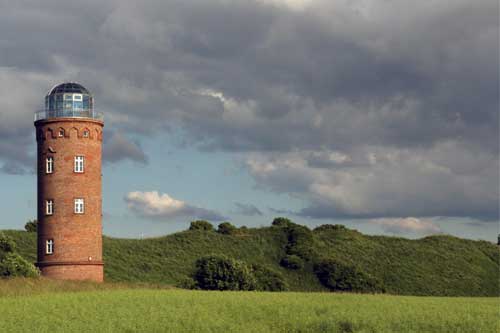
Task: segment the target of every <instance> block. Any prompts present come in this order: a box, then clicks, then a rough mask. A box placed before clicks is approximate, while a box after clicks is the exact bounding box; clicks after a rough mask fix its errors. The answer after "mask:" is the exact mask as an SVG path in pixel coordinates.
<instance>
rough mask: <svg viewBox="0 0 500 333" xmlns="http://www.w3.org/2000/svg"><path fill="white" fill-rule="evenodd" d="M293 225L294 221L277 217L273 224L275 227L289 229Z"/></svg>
mask: <svg viewBox="0 0 500 333" xmlns="http://www.w3.org/2000/svg"><path fill="white" fill-rule="evenodd" d="M291 224H292V221H291V220H290V219H287V218H286V217H276V218H275V219H274V220H273V222H272V226H273V227H288V226H289V225H291Z"/></svg>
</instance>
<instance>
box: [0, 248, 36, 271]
mask: <svg viewBox="0 0 500 333" xmlns="http://www.w3.org/2000/svg"><path fill="white" fill-rule="evenodd" d="M38 275H39V271H38V269H37V268H36V267H35V266H34V265H33V264H31V263H29V262H28V261H26V260H25V259H24V258H23V257H21V256H20V255H18V254H17V253H13V252H9V253H7V254H6V255H5V257H4V258H3V259H2V261H0V277H15V276H23V277H37V276H38Z"/></svg>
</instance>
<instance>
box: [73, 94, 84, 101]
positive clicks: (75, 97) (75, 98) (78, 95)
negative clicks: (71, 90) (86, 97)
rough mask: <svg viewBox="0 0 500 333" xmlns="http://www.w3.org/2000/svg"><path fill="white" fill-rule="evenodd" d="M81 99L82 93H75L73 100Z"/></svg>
mask: <svg viewBox="0 0 500 333" xmlns="http://www.w3.org/2000/svg"><path fill="white" fill-rule="evenodd" d="M81 100H82V95H80V94H74V95H73V101H81Z"/></svg>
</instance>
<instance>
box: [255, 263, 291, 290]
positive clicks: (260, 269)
mask: <svg viewBox="0 0 500 333" xmlns="http://www.w3.org/2000/svg"><path fill="white" fill-rule="evenodd" d="M252 273H253V275H254V276H255V280H256V287H255V289H256V290H260V291H286V290H288V284H287V283H286V281H285V279H284V278H283V275H282V274H281V273H279V272H278V271H275V270H274V269H271V268H269V267H267V266H264V265H258V264H255V265H252Z"/></svg>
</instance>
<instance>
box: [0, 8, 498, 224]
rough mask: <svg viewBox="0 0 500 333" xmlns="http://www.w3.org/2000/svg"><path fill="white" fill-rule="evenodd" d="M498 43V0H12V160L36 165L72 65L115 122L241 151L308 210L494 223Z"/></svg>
mask: <svg viewBox="0 0 500 333" xmlns="http://www.w3.org/2000/svg"><path fill="white" fill-rule="evenodd" d="M65 27H71V28H65ZM498 44H499V32H498V2H497V1H493V0H486V1H468V0H467V1H466V0H459V1H444V0H441V1H425V2H411V3H410V2H407V1H390V2H380V1H375V0H365V1H343V0H333V1H332V0H329V1H326V0H325V1H321V0H318V1H314V0H311V1H279V0H275V1H257V0H255V1H231V2H228V1H222V0H216V1H210V2H207V1H201V0H200V1H195V0H188V1H173V0H168V1H151V0H150V1H143V2H141V3H140V4H139V3H133V2H129V1H112V0H108V1H86V2H80V3H68V2H64V1H55V0H52V1H44V2H43V3H30V4H27V3H25V2H14V3H13V2H7V1H0V78H1V80H0V139H2V143H1V144H0V161H2V162H3V163H5V164H4V167H3V168H2V169H3V170H4V171H9V170H11V171H12V170H15V168H12V166H13V165H21V166H24V167H26V168H28V167H31V159H32V158H33V157H32V156H33V150H34V145H33V141H34V138H33V136H32V132H33V128H32V124H31V119H32V118H31V115H32V112H33V111H34V110H35V109H37V107H39V106H40V105H41V102H42V101H43V100H42V99H43V95H44V93H45V90H47V88H48V87H50V86H51V85H52V84H55V83H58V82H59V81H62V80H67V79H68V78H70V79H74V80H77V81H80V82H82V83H83V84H84V85H86V86H88V87H90V88H91V90H92V91H93V93H94V94H95V96H96V100H97V101H98V104H97V105H98V107H99V108H100V111H103V112H105V114H106V122H107V127H108V128H110V129H111V130H112V131H116V132H117V133H123V132H125V131H127V132H129V133H132V134H133V135H135V136H137V137H141V136H142V137H146V136H151V135H155V134H158V133H161V132H164V131H172V130H176V129H181V130H182V133H183V135H184V137H183V140H182V142H183V143H184V144H188V145H191V146H193V147H196V148H198V149H200V150H203V151H208V152H214V151H225V152H238V153H240V154H243V155H244V156H245V157H244V158H243V165H244V166H245V168H246V169H247V170H248V172H249V174H250V175H251V176H252V177H254V179H255V181H256V183H257V186H259V187H260V188H264V189H267V190H271V191H275V192H279V193H287V194H290V195H292V196H295V197H298V198H300V199H303V200H304V202H305V203H306V205H305V207H304V209H303V210H301V211H298V212H296V213H297V214H299V215H302V216H308V217H316V218H336V217H351V218H375V217H377V218H378V217H406V216H415V217H422V216H460V217H471V218H475V219H481V220H488V221H495V220H496V221H497V220H498V196H499V195H498V194H499V193H498V182H499V176H498V168H499V158H498V150H499V143H498V124H499V118H498V108H499V100H498V98H499V97H498V90H499V86H498V82H499V80H498V58H499V45H498ZM115 141H118V139H116V138H115ZM111 142H112V141H111ZM127 142H128V141H127ZM123 143H124V142H123V141H122V142H121V143H120V142H115V148H116V149H114V151H115V152H120V154H118V153H117V154H118V155H113V154H108V156H111V157H109V158H110V159H112V160H113V159H114V160H115V161H119V160H122V159H124V158H122V157H125V159H126V158H130V159H132V160H135V161H139V162H141V163H146V161H147V159H146V158H147V157H146V156H145V155H144V154H143V153H142V151H141V150H140V146H139V145H137V144H135V143H131V142H128V144H123ZM130 144H132V145H130ZM141 153H142V154H141ZM113 156H117V157H113ZM120 156H121V157H120Z"/></svg>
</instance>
